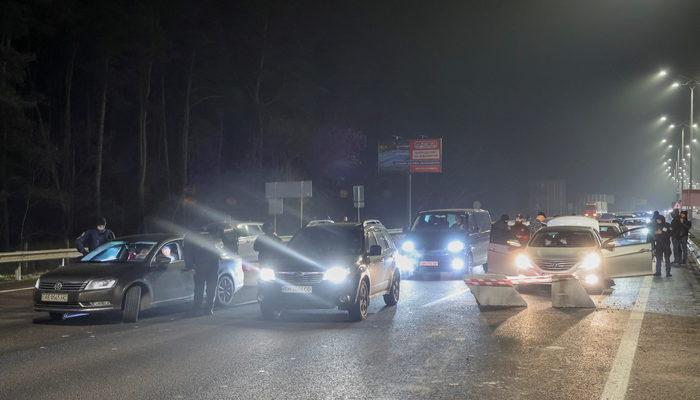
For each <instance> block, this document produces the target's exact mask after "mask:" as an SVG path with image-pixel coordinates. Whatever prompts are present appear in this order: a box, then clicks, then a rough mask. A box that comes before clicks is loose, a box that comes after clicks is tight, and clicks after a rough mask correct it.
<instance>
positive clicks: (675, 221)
mask: <svg viewBox="0 0 700 400" xmlns="http://www.w3.org/2000/svg"><path fill="white" fill-rule="evenodd" d="M671 216H672V217H673V218H672V219H671V246H672V250H673V263H674V264H681V236H683V230H684V229H685V227H684V226H683V224H682V223H681V216H680V214H679V213H678V211H677V210H674V211H673V213H672V214H671Z"/></svg>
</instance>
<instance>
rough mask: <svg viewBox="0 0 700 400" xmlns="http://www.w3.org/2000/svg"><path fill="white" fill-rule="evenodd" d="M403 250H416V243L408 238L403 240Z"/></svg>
mask: <svg viewBox="0 0 700 400" xmlns="http://www.w3.org/2000/svg"><path fill="white" fill-rule="evenodd" d="M401 250H403V251H407V252H413V251H416V244H415V243H413V242H412V241H410V240H407V241H405V242H403V244H402V245H401Z"/></svg>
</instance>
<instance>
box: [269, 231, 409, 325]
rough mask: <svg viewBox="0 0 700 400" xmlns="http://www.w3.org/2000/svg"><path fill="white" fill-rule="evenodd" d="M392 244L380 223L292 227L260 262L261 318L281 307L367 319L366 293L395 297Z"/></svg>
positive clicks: (390, 301)
mask: <svg viewBox="0 0 700 400" xmlns="http://www.w3.org/2000/svg"><path fill="white" fill-rule="evenodd" d="M395 252H396V248H395V246H394V242H393V240H392V239H391V236H389V233H388V232H387V231H386V229H385V228H384V226H382V225H381V224H353V223H343V224H322V225H316V226H307V227H306V228H304V229H302V230H300V231H299V232H297V234H296V235H294V237H293V238H292V239H291V240H290V242H289V244H288V245H287V246H286V247H285V248H280V249H278V251H277V252H276V254H275V255H273V256H272V257H270V258H269V261H268V262H267V263H266V265H262V266H261V270H260V274H259V277H258V300H259V302H260V311H261V313H262V315H263V317H264V318H266V319H272V318H275V317H276V316H278V315H279V313H280V311H282V310H285V309H305V308H336V307H337V308H339V309H341V310H347V311H348V313H349V315H350V319H351V320H353V321H360V320H363V319H365V318H367V309H368V308H369V301H370V297H373V296H377V295H383V296H384V302H385V303H386V304H387V305H389V306H392V305H395V304H396V303H397V302H398V301H399V289H400V281H401V277H400V276H399V271H398V269H397V268H396V266H395V263H394V255H395Z"/></svg>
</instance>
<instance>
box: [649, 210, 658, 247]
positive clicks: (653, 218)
mask: <svg viewBox="0 0 700 400" xmlns="http://www.w3.org/2000/svg"><path fill="white" fill-rule="evenodd" d="M657 218H659V212H658V211H654V215H652V216H651V219H650V220H649V223H648V224H647V240H648V241H649V242H650V243H651V252H652V253H653V254H654V255H656V252H655V251H654V246H655V241H654V233H655V232H656V219H657Z"/></svg>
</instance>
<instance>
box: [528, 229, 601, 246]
mask: <svg viewBox="0 0 700 400" xmlns="http://www.w3.org/2000/svg"><path fill="white" fill-rule="evenodd" d="M529 246H530V247H593V246H595V240H594V239H593V235H592V234H591V233H590V232H587V231H578V230H546V231H543V230H540V231H539V232H537V233H536V234H535V236H534V237H533V238H532V240H531V241H530V244H529Z"/></svg>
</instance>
